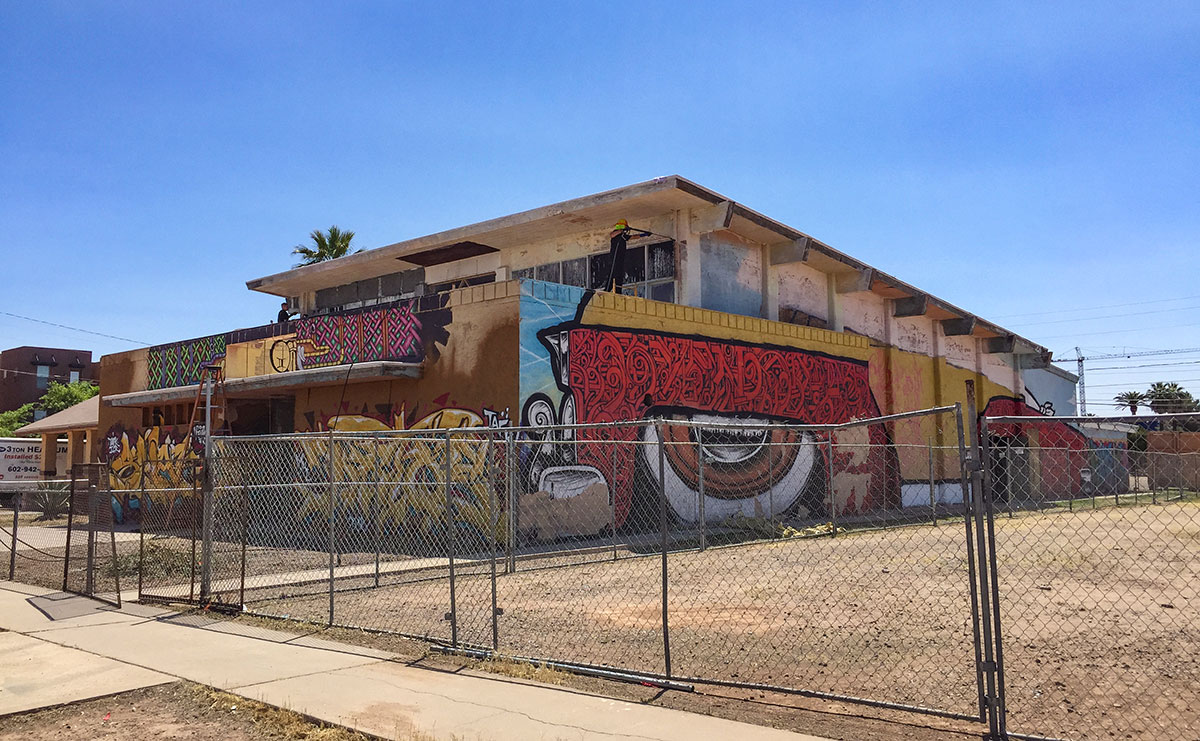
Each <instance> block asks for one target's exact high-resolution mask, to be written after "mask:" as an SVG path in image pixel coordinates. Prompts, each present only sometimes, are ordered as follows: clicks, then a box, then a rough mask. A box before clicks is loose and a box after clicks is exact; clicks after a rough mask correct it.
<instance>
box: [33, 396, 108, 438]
mask: <svg viewBox="0 0 1200 741" xmlns="http://www.w3.org/2000/svg"><path fill="white" fill-rule="evenodd" d="M99 426H100V397H99V396H93V397H91V398H90V399H84V400H83V401H81V402H79V403H78V404H75V405H74V406H70V407H67V408H66V409H64V410H62V411H61V412H56V413H54V414H51V415H50V416H48V417H43V418H42V419H39V420H38V421H36V422H31V423H29V424H27V425H25V426H24V427H20V428H18V429H17V430H16V434H18V435H57V434H59V433H63V432H78V431H79V430H91V429H95V428H96V427H99Z"/></svg>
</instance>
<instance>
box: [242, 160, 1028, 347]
mask: <svg viewBox="0 0 1200 741" xmlns="http://www.w3.org/2000/svg"><path fill="white" fill-rule="evenodd" d="M718 204H726V206H727V217H726V224H727V228H728V229H729V230H730V231H733V232H736V233H738V234H741V235H742V236H745V237H747V238H748V239H751V240H753V241H755V242H759V243H761V244H782V243H786V242H793V243H795V244H796V245H797V249H796V250H795V251H794V252H795V253H796V254H799V255H801V256H802V257H801V258H799V259H803V260H804V261H805V262H806V263H808V264H812V265H813V266H814V267H816V268H817V269H818V270H822V271H823V272H826V273H841V272H845V273H858V274H859V275H860V276H861V278H862V280H863V281H864V284H865V285H866V286H868V287H869V290H871V291H872V292H873V293H877V294H879V295H882V296H884V297H886V298H894V299H903V298H914V299H918V300H919V301H920V302H922V303H923V304H924V305H925V306H926V307H927V308H926V311H927V312H928V314H929V315H930V316H931V317H932V318H934V319H966V320H969V321H970V322H972V327H973V328H974V331H973V333H974V334H975V336H979V337H1002V338H1006V339H1008V338H1011V339H1012V340H1013V341H1014V343H1015V344H1014V347H1018V346H1019V350H1020V351H1021V352H1024V353H1032V354H1041V355H1045V356H1046V357H1047V358H1048V357H1049V350H1047V349H1046V348H1045V347H1043V346H1042V345H1039V344H1036V343H1034V342H1032V341H1030V340H1028V339H1026V338H1024V337H1021V336H1019V335H1017V334H1016V333H1014V332H1011V331H1009V330H1007V329H1005V328H1003V327H1001V326H1000V325H998V324H995V323H993V322H989V321H987V320H985V319H983V318H982V317H979V316H977V315H975V314H972V313H971V312H969V311H966V310H965V309H961V308H959V307H957V306H954V305H953V304H951V303H949V302H948V301H945V300H943V299H940V298H938V297H936V296H933V295H932V294H929V293H927V292H925V291H922V290H920V289H918V288H916V287H915V286H913V285H911V284H909V283H906V282H904V281H902V280H900V279H899V278H896V277H895V276H893V275H890V274H888V273H885V272H883V271H882V270H879V269H877V268H874V267H872V266H871V265H868V264H866V263H864V262H862V261H860V260H856V259H854V258H853V257H850V256H849V255H847V254H846V253H844V252H841V251H840V250H836V249H834V248H833V247H830V246H829V245H827V244H825V243H824V242H821V241H820V240H818V239H815V238H813V237H812V236H810V235H808V234H805V233H804V232H801V231H800V230H798V229H795V228H793V227H790V226H788V225H787V224H784V223H782V222H780V221H776V220H775V219H772V218H770V217H768V216H765V215H763V214H761V213H759V212H757V211H754V210H753V209H750V208H748V207H746V206H744V205H742V204H740V203H737V202H736V201H733V200H732V199H730V198H727V197H725V196H724V195H721V194H720V193H717V192H716V191H714V190H710V189H708V188H705V187H704V186H701V185H699V184H697V183H694V182H692V181H690V180H688V179H686V178H683V177H680V176H679V175H668V176H666V177H660V178H654V179H653V180H647V181H645V182H642V183H635V184H633V185H627V186H624V187H622V188H616V189H613V190H607V191H604V192H602V193H595V194H592V195H589V196H583V197H581V198H573V199H571V200H567V201H562V202H560V203H555V204H551V205H549V206H541V207H539V208H534V209H530V210H528V211H521V212H519V213H515V214H510V215H508V216H501V217H499V218H495V219H488V220H486V221H480V222H478V223H475V224H469V225H467V226H460V227H456V228H454V229H449V230H446V231H442V232H438V233H436V234H429V235H426V236H423V237H416V238H414V239H408V240H405V241H402V242H396V243H394V244H389V245H385V246H383V247H377V248H374V249H370V250H365V251H363V252H359V253H355V254H352V255H347V256H345V257H340V258H337V259H335V260H327V261H325V262H319V263H315V264H313V265H304V266H302V267H298V268H293V269H291V270H285V271H283V272H279V273H274V274H272V275H267V276H264V277H262V278H255V279H253V280H249V281H246V287H247V288H249V289H251V290H254V291H261V292H263V293H269V294H274V295H277V296H284V297H289V296H298V295H300V294H301V293H304V292H306V291H316V290H320V289H322V288H330V287H333V286H339V285H344V284H347V283H351V282H354V281H358V280H365V279H368V278H375V277H379V276H382V275H388V274H390V273H395V272H397V271H399V270H405V269H412V268H416V267H419V266H420V262H419V261H418V260H420V258H419V257H418V256H419V255H422V254H427V253H429V252H430V251H431V250H435V249H440V248H448V247H451V246H455V245H460V244H462V243H471V242H474V243H482V244H485V245H488V246H490V247H494V248H496V249H499V250H503V249H506V248H510V247H519V246H523V245H525V244H528V243H529V242H532V241H536V240H538V239H541V238H546V237H552V236H554V235H556V234H561V233H563V232H564V231H580V230H584V229H590V228H601V227H604V226H607V225H609V224H612V223H613V222H614V221H615V220H616V219H620V218H628V219H638V218H648V217H651V216H658V215H661V214H662V213H664V212H666V211H673V210H682V209H686V208H692V207H699V206H715V205H718ZM406 256H407V257H417V260H414V261H413V262H409V261H406V260H405V257H406Z"/></svg>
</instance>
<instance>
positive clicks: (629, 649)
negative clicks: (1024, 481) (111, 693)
mask: <svg viewBox="0 0 1200 741" xmlns="http://www.w3.org/2000/svg"><path fill="white" fill-rule="evenodd" d="M896 440H904V441H913V442H906V443H900V444H898V443H896V442H895V441H896ZM916 441H920V442H916ZM962 446H963V433H962V426H961V420H960V412H959V410H958V409H957V407H945V408H939V409H935V410H926V411H921V412H913V413H909V414H901V415H895V416H892V417H885V418H879V419H872V420H861V421H855V422H851V423H848V424H844V425H825V426H801V425H783V424H773V423H766V422H763V421H757V420H749V419H732V418H724V417H719V416H705V415H678V416H676V417H671V418H664V419H656V420H648V421H644V422H638V423H621V424H604V425H562V426H546V427H538V428H499V429H492V428H458V429H450V430H446V429H428V430H408V431H400V432H387V433H370V434H368V433H345V432H335V433H324V434H296V435H273V436H262V437H251V438H235V437H224V438H221V437H218V438H214V439H213V440H212V441H211V447H210V450H209V458H208V461H209V466H210V469H209V485H208V486H207V487H205V486H203V485H197V486H195V487H194V488H193V489H192V490H190V491H191V493H190V494H189V493H188V492H182V494H183V495H185V497H186V499H187V502H188V504H187V506H184V507H183V508H182V510H179V511H182V512H188V513H194V514H189V515H188V516H181V517H179V518H176V520H177V521H174V522H166V523H162V524H161V525H160V526H158V527H157V528H155V527H153V526H152V523H151V522H150V521H149V520H146V519H144V520H143V533H144V542H143V548H144V553H143V557H144V560H143V571H145V572H146V573H150V572H156V573H157V572H161V571H163V570H164V569H163V568H162V564H164V563H176V562H178V563H179V564H186V565H187V566H188V568H189V570H188V573H187V574H186V575H182V574H181V575H180V576H182V578H177V579H176V580H175V581H174V582H171V583H168V581H169V580H167V581H162V580H160V581H159V582H158V583H157V585H156V586H154V587H153V588H152V587H149V586H148V585H147V584H145V583H144V584H142V593H143V595H149V596H152V597H155V598H171V599H181V600H187V599H194V600H202V601H204V602H206V603H211V604H214V605H221V604H225V605H229V606H232V607H240V608H243V609H245V610H246V611H248V612H252V613H255V614H259V615H266V616H272V617H277V618H287V619H295V620H304V621H308V622H312V623H321V624H329V625H339V626H347V627H354V628H361V629H366V630H376V631H387V632H394V633H399V634H403V635H408V636H413V637H419V638H423V639H427V640H431V641H433V642H435V643H437V644H441V645H445V646H447V647H450V648H452V649H474V650H482V651H484V652H495V653H499V654H503V655H506V656H514V657H520V658H531V659H538V660H553V661H557V662H563V663H567V664H572V665H576V666H582V667H593V668H602V669H605V670H616V671H622V672H628V673H632V674H635V675H637V676H641V677H646V678H658V679H660V680H662V679H668V678H669V679H672V680H675V681H685V682H697V683H699V682H706V683H712V684H721V685H733V686H738V687H750V688H760V689H774V690H779V691H785V692H798V693H801V694H807V695H813V696H819V697H829V698H838V699H846V700H851V701H856V702H866V703H870V704H876V705H883V706H888V707H896V708H903V709H915V710H920V711H923V712H931V713H936V714H942V715H947V716H951V717H959V718H967V719H978V718H979V717H980V714H981V712H982V705H983V699H982V694H983V693H982V681H981V676H982V675H981V672H980V668H979V667H980V662H979V660H978V657H979V652H980V640H981V639H980V635H979V632H978V625H979V620H978V619H976V616H977V615H978V614H979V613H978V606H977V595H976V590H975V585H976V582H975V580H974V578H973V574H974V573H975V567H974V564H975V563H976V550H975V549H976V543H977V541H976V538H975V530H974V528H975V520H974V518H973V517H970V516H966V515H967V514H968V512H967V508H965V507H964V504H963V503H964V500H965V499H967V498H968V497H969V496H970V495H969V493H968V489H967V487H966V486H965V483H964V479H963V476H962V472H963V464H964V456H963V447H962ZM200 478H202V477H200ZM192 480H193V481H196V480H197V478H196V477H193V479H192ZM181 504H182V503H181ZM178 506H179V505H177V507H178ZM206 509H207V510H208V511H210V512H211V515H210V516H209V517H205V516H204V511H205V510H206ZM159 511H161V508H159ZM166 517H167V520H171V519H172V518H171V515H169V514H168V515H166ZM151 543H154V544H156V545H155V547H154V548H153V549H152V550H151V549H150V548H148V547H147V546H149V544H151Z"/></svg>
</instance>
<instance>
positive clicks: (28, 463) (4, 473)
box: [0, 437, 67, 481]
mask: <svg viewBox="0 0 1200 741" xmlns="http://www.w3.org/2000/svg"><path fill="white" fill-rule="evenodd" d="M55 448H56V449H55V451H54V452H55V456H54V459H55V461H54V463H55V466H54V467H55V468H56V469H57V470H58V472H60V473H62V472H64V471H65V470H66V467H67V443H66V442H65V441H63V442H59V443H57V445H56V446H55ZM41 477H42V441H41V440H40V439H38V438H36V437H0V481H37V480H38V479H40V478H41Z"/></svg>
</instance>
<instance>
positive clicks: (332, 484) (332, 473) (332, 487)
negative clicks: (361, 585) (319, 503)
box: [329, 429, 337, 625]
mask: <svg viewBox="0 0 1200 741" xmlns="http://www.w3.org/2000/svg"><path fill="white" fill-rule="evenodd" d="M334 452H335V451H334V438H333V430H332V429H330V430H329V625H333V577H334V574H333V570H334V565H333V556H334V554H333V551H334V549H335V548H336V547H337V544H336V543H335V541H334V538H335V534H334V518H335V517H336V513H335V506H336V500H337V491H336V490H337V483H336V479H337V473H336V469H335V467H334V464H333V457H334Z"/></svg>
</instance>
